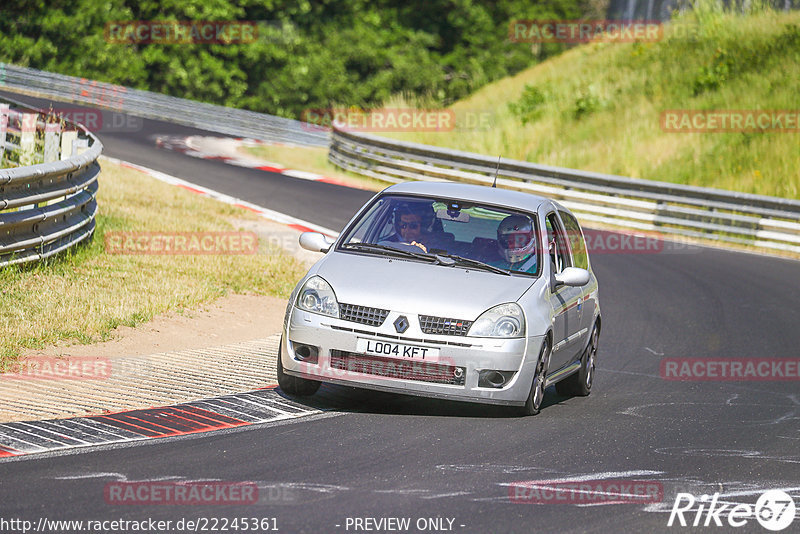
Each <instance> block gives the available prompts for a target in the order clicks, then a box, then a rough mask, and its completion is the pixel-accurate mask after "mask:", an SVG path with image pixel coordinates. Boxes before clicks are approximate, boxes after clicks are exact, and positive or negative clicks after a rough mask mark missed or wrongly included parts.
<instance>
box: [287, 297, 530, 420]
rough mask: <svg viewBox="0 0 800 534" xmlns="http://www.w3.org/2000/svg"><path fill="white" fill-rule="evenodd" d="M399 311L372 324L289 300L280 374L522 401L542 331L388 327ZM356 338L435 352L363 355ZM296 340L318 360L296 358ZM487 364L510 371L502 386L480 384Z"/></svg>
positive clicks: (405, 390)
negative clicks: (474, 333)
mask: <svg viewBox="0 0 800 534" xmlns="http://www.w3.org/2000/svg"><path fill="white" fill-rule="evenodd" d="M396 315H399V314H394V313H392V314H390V316H389V317H388V318H387V319H386V320H385V321H384V323H383V326H381V327H370V326H366V325H363V324H359V323H355V322H352V321H344V320H341V319H336V318H333V317H327V316H323V315H318V314H314V313H309V312H306V311H304V310H300V309H298V308H296V307H295V306H292V310H291V312H290V314H289V317H288V321H287V324H286V327H285V329H284V332H283V342H282V343H281V353H280V355H279V356H280V358H281V361H282V364H283V369H284V372H285V373H286V374H289V375H292V376H297V377H301V378H306V379H310V380H319V381H322V382H328V383H334V384H343V385H347V386H355V387H361V388H367V389H375V390H380V391H389V392H394V393H403V394H411V395H421V396H425V397H435V398H442V399H448V400H456V401H467V402H479V403H487V404H501V405H511V406H521V405H523V404H524V403H525V401H526V400H527V398H528V394H529V393H530V389H531V384H532V382H533V374H534V372H535V369H536V364H537V359H538V355H539V352H540V348H541V344H542V341H543V340H544V336H531V337H528V338H515V339H497V338H474V337H465V336H445V335H429V334H424V333H422V332H421V331H420V330H419V328H418V325H414V327H415V328H416V331H415V330H414V329H410V330H409V331H407V332H405V333H404V334H403V335H398V334H397V333H396V332H395V331H394V329H392V328H391V325H392V323H393V321H394V319H395V316H396ZM406 315H407V316H409V317H413V315H411V314H406ZM359 339H362V340H370V341H372V342H373V343H376V342H377V343H381V342H383V343H385V342H390V343H398V344H403V345H406V346H416V347H422V348H430V349H438V351H439V354H438V356H436V357H433V358H427V359H424V360H422V359H420V358H403V357H386V356H380V357H379V356H367V355H365V354H364V352H363V351H359V347H358V344H359V341H358V340H359ZM298 345H308V346H311V347H314V348H316V349H317V358H316V362H315V363H313V358H312V359H311V360H308V359H306V361H300V360H301V358H300V357H298V354H297V352H296V348H297V347H298ZM362 345H363V342H362ZM456 369H460V371H458V370H456ZM484 370H497V371H506V372H510V371H513V372H514V374H513V376H512V377H510V378H509V379H508V380H507V381H506V383H505V384H504V385H503V386H502V387H499V388H496V387H479V385H478V382H479V374H480V371H484ZM459 373H460V374H461V376H460V377H459V376H457V375H458V374H459ZM509 374H510V373H509Z"/></svg>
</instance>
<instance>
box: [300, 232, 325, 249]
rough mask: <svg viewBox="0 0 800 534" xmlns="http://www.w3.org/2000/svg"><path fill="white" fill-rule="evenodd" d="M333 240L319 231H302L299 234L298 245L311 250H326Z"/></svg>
mask: <svg viewBox="0 0 800 534" xmlns="http://www.w3.org/2000/svg"><path fill="white" fill-rule="evenodd" d="M332 244H333V241H330V240H329V239H328V236H326V235H323V234H320V233H319V232H303V233H302V234H300V246H301V247H303V248H304V249H306V250H310V251H311V252H328V250H329V249H330V248H331V245H332Z"/></svg>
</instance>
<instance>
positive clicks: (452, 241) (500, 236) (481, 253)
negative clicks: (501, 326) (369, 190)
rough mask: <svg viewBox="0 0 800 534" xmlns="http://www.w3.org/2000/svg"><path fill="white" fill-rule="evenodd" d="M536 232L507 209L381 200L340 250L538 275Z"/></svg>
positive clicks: (420, 199)
mask: <svg viewBox="0 0 800 534" xmlns="http://www.w3.org/2000/svg"><path fill="white" fill-rule="evenodd" d="M536 229H537V226H536V221H535V219H534V218H533V217H531V216H529V215H527V214H525V213H522V212H517V211H513V210H509V209H505V208H498V207H496V206H489V205H484V204H480V203H474V202H465V201H461V200H456V199H441V198H425V197H416V196H413V197H412V196H403V195H384V196H382V197H380V198H379V199H378V200H377V201H375V202H374V203H373V204H372V205H371V206H370V207H369V209H367V210H366V211H365V212H364V213H363V214H362V215H361V217H359V218H358V219H357V220H356V221H354V222H353V224H351V225H350V228H349V229H348V230H347V233H346V234H345V235H344V237H343V239H342V240H341V242H340V245H339V250H358V251H359V252H363V253H366V254H391V253H392V251H398V254H403V253H413V254H414V255H416V256H418V255H419V254H423V255H429V256H440V257H447V258H452V259H454V260H455V264H456V265H462V266H463V265H466V264H467V263H470V262H474V261H477V262H481V263H485V264H487V265H490V266H492V267H497V268H499V269H505V270H508V271H511V272H515V273H523V274H529V275H538V274H539V265H540V264H541V260H540V257H539V248H540V247H539V244H538V240H537V237H536V236H537V235H538V232H537V231H536ZM365 244H366V245H365ZM373 245H374V246H373ZM473 264H474V263H473Z"/></svg>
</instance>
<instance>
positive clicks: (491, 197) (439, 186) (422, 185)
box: [383, 182, 555, 212]
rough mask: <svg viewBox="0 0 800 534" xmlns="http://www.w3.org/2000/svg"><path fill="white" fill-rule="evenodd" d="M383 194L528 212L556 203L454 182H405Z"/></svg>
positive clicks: (526, 195) (525, 194)
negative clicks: (405, 195) (429, 198)
mask: <svg viewBox="0 0 800 534" xmlns="http://www.w3.org/2000/svg"><path fill="white" fill-rule="evenodd" d="M383 193H393V194H409V195H426V196H432V197H443V198H456V199H459V200H467V201H473V202H486V203H487V204H494V205H497V206H506V207H509V208H515V209H518V210H522V211H528V212H535V211H536V210H537V209H538V208H539V206H540V205H541V204H542V203H543V202H547V203H554V202H553V201H552V200H550V199H548V198H545V197H541V196H539V195H532V194H530V193H523V192H522V191H513V190H511V189H500V188H494V187H488V186H484V185H472V184H460V183H454V182H403V183H399V184H396V185H393V186H391V187H387V188H386V189H384V190H383ZM554 204H555V203H554Z"/></svg>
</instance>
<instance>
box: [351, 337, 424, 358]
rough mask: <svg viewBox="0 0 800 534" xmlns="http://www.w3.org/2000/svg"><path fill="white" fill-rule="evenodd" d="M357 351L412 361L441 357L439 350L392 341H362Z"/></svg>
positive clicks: (357, 346) (357, 344)
mask: <svg viewBox="0 0 800 534" xmlns="http://www.w3.org/2000/svg"><path fill="white" fill-rule="evenodd" d="M356 350H357V351H358V352H362V353H364V354H369V355H371V356H387V357H389V358H402V359H412V360H431V359H435V358H438V357H439V349H437V348H433V347H420V346H419V345H405V344H403V343H392V342H390V341H375V340H374V339H360V338H359V340H358V342H357V343H356Z"/></svg>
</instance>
